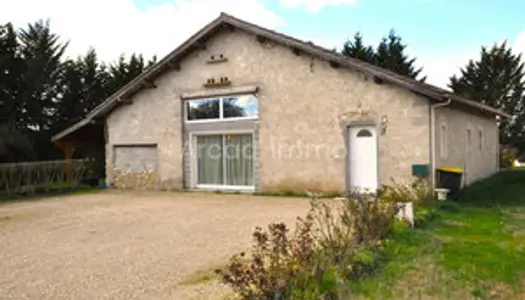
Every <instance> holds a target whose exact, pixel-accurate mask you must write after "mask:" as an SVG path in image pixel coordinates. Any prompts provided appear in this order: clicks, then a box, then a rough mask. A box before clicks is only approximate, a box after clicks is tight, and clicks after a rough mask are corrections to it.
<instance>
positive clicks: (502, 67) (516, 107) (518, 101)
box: [449, 42, 525, 152]
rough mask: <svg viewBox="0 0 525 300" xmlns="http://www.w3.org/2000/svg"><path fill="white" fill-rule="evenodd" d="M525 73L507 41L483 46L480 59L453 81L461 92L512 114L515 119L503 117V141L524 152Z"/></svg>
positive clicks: (501, 131)
mask: <svg viewBox="0 0 525 300" xmlns="http://www.w3.org/2000/svg"><path fill="white" fill-rule="evenodd" d="M524 76H525V69H524V64H523V61H522V59H521V55H518V54H515V53H513V52H512V49H511V48H510V47H509V46H508V45H507V43H506V42H505V43H502V44H500V45H497V44H496V45H493V46H492V48H490V49H487V48H486V47H482V49H481V55H480V58H479V59H478V60H476V61H474V60H470V61H469V62H468V64H467V65H466V66H465V67H464V68H462V69H461V75H459V76H456V75H454V76H452V77H451V78H450V84H449V87H450V88H451V89H452V90H453V91H454V92H455V93H457V94H459V95H463V96H464V97H467V98H469V99H472V100H476V101H479V102H481V103H483V104H486V105H490V106H492V107H494V108H498V109H501V110H503V111H505V112H507V113H508V114H510V115H512V116H513V118H512V119H511V120H504V119H502V120H500V123H501V124H500V140H501V143H502V144H506V145H513V146H516V147H518V149H519V150H520V152H523V151H525V107H524V104H525V93H524V90H525V83H524V78H525V77H524Z"/></svg>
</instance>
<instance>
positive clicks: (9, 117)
mask: <svg viewBox="0 0 525 300" xmlns="http://www.w3.org/2000/svg"><path fill="white" fill-rule="evenodd" d="M67 47H68V43H67V42H62V41H61V39H60V37H59V35H58V34H56V33H53V32H52V31H51V28H50V24H49V21H43V20H40V21H37V22H34V23H30V24H28V25H27V27H26V28H18V29H15V28H14V27H13V25H12V24H10V23H8V24H5V25H0V162H8V161H28V160H48V159H55V158H61V157H62V154H61V153H60V152H59V151H58V150H57V148H56V147H54V145H52V144H51V142H50V139H51V136H52V135H53V134H56V133H58V132H59V131H61V130H63V129H65V128H67V127H68V126H70V125H72V124H74V123H75V122H77V121H79V120H80V119H82V118H83V117H84V116H85V115H86V114H87V113H88V112H89V111H90V110H92V109H93V108H94V107H95V106H97V105H98V104H100V103H101V102H102V101H103V100H104V99H105V98H107V97H108V96H110V95H111V94H112V93H114V92H115V91H117V90H118V89H119V88H120V87H122V86H123V85H125V84H126V83H127V82H129V81H130V80H131V79H133V78H134V77H135V76H137V75H139V74H140V73H142V71H143V70H144V69H145V68H147V67H148V66H150V65H152V64H153V63H154V62H155V58H153V59H151V60H146V59H144V57H143V56H142V55H141V54H132V55H131V56H129V57H125V56H124V55H122V56H120V57H119V58H118V59H117V60H116V61H115V62H113V63H110V64H106V63H104V62H102V61H101V60H100V59H99V58H98V57H97V53H96V50H95V49H89V50H88V51H87V52H86V54H85V55H83V56H79V57H77V58H68V57H66V56H65V52H66V50H67Z"/></svg>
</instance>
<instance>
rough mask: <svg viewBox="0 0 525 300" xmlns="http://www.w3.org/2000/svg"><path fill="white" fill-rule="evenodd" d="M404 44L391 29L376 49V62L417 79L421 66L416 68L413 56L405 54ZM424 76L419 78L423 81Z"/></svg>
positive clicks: (382, 66) (380, 65)
mask: <svg viewBox="0 0 525 300" xmlns="http://www.w3.org/2000/svg"><path fill="white" fill-rule="evenodd" d="M405 50H406V45H405V44H403V42H402V39H401V37H400V36H399V35H397V34H396V32H395V31H394V30H391V31H390V33H389V35H388V38H383V39H382V40H381V43H379V46H377V50H376V64H377V65H378V66H379V67H381V68H384V69H387V70H390V71H393V72H395V73H398V74H401V75H405V76H408V77H411V78H414V79H418V77H419V75H420V74H421V71H422V70H423V68H419V69H416V67H415V62H416V59H415V58H409V57H408V55H406V54H405ZM425 79H426V77H424V78H421V79H419V80H420V81H425Z"/></svg>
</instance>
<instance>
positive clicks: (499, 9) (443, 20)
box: [0, 0, 525, 87]
mask: <svg viewBox="0 0 525 300" xmlns="http://www.w3.org/2000/svg"><path fill="white" fill-rule="evenodd" d="M221 11H224V12H227V13H230V14H232V15H234V16H237V17H239V18H242V19H245V20H247V21H250V22H254V23H257V24H259V25H262V26H265V27H267V28H270V29H274V30H277V31H280V32H283V33H286V34H289V35H292V36H295V37H298V38H301V39H304V40H310V41H313V42H314V43H316V44H320V45H322V46H325V47H327V48H334V47H337V48H340V47H341V45H342V44H343V43H344V41H345V40H347V39H348V38H351V37H352V36H353V34H354V33H355V32H357V31H360V32H362V34H363V35H364V39H365V42H366V43H371V44H374V45H375V44H377V42H378V41H379V40H380V38H381V37H382V36H384V35H386V34H387V33H388V31H389V30H390V29H391V28H393V29H395V30H396V31H397V32H398V33H399V34H400V35H401V36H402V37H403V39H404V41H405V42H406V43H407V44H408V45H409V52H410V54H412V55H415V56H417V58H418V60H417V63H418V64H419V65H420V66H422V67H424V70H423V72H424V73H425V75H427V76H428V79H427V81H428V82H430V83H433V84H436V85H439V86H443V87H444V86H446V84H447V82H448V78H449V77H450V75H452V74H454V73H456V72H457V71H458V70H459V68H460V67H461V66H463V65H464V64H466V63H467V62H468V60H469V59H475V58H476V57H477V56H478V55H479V51H480V48H481V46H482V45H489V46H490V45H492V44H493V43H495V42H501V41H505V40H507V41H508V43H509V44H510V45H511V46H513V47H514V48H515V50H516V51H518V52H525V15H524V13H525V1H520V0H499V1H497V0H89V1H88V0H15V1H13V0H0V23H5V22H12V23H14V24H15V26H25V25H26V24H27V23H28V22H33V21H35V20H37V19H41V18H43V19H49V20H50V21H51V26H52V29H53V31H55V32H57V33H59V34H60V35H61V36H62V37H63V38H64V40H69V41H70V47H69V50H68V55H70V56H77V55H79V54H83V53H85V52H86V51H87V49H88V48H89V47H90V46H93V47H94V48H95V49H96V50H97V52H98V53H99V56H100V58H102V59H104V60H106V61H113V60H115V59H116V58H117V57H118V56H119V55H120V54H121V53H127V54H130V53H133V52H139V53H143V54H145V55H146V56H147V57H149V56H152V55H157V56H158V57H159V58H160V57H162V56H163V55H165V54H167V53H168V52H169V51H171V50H173V49H174V48H175V47H177V46H178V45H179V44H180V43H182V42H183V41H184V40H185V39H187V38H188V37H189V36H191V35H192V34H193V33H195V32H196V31H197V30H199V29H200V28H201V27H203V26H204V25H206V24H207V23H208V22H210V21H212V20H213V19H214V18H216V17H217V16H218V15H219V13H220V12H221Z"/></svg>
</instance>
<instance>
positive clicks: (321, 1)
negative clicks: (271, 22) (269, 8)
mask: <svg viewBox="0 0 525 300" xmlns="http://www.w3.org/2000/svg"><path fill="white" fill-rule="evenodd" d="M281 3H282V4H283V5H284V6H285V7H288V8H297V7H300V6H304V7H306V8H307V9H308V10H310V11H311V12H313V13H317V12H319V11H320V10H321V9H323V8H324V7H325V6H329V5H332V6H336V5H345V4H350V5H356V3H357V0H281Z"/></svg>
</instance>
